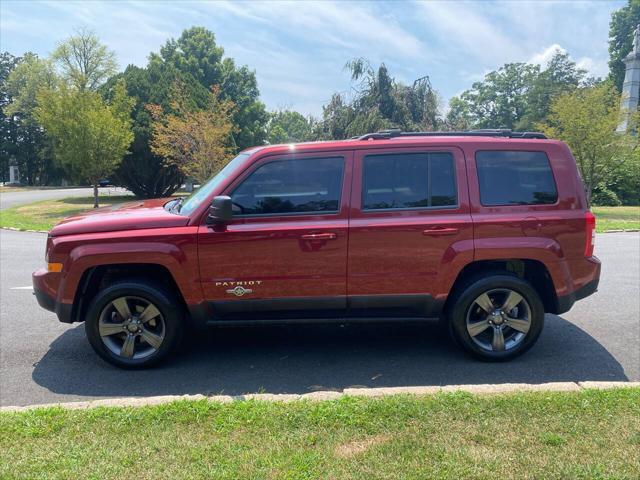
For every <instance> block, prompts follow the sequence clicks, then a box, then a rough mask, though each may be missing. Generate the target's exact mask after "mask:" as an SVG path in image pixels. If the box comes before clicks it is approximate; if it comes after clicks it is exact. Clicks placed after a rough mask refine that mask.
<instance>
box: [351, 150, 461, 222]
mask: <svg viewBox="0 0 640 480" xmlns="http://www.w3.org/2000/svg"><path fill="white" fill-rule="evenodd" d="M362 197H363V198H362V208H363V210H385V209H411V208H429V207H450V206H455V205H456V204H457V197H456V182H455V168H454V166H453V156H452V155H451V154H450V153H446V152H444V153H399V154H384V155H367V156H366V157H364V160H363V190H362Z"/></svg>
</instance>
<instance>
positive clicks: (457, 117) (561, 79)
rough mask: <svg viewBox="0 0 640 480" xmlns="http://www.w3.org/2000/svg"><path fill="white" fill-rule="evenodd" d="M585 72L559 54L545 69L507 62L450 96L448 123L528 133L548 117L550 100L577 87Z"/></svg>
mask: <svg viewBox="0 0 640 480" xmlns="http://www.w3.org/2000/svg"><path fill="white" fill-rule="evenodd" d="M585 73H586V72H585V71H584V70H581V69H579V68H577V67H576V64H575V63H574V62H573V61H571V60H570V58H569V55H568V54H566V53H562V52H560V51H557V52H556V53H555V54H554V56H553V57H552V58H551V60H550V61H549V63H548V64H547V65H546V68H545V69H544V70H542V69H541V68H540V66H538V65H533V64H527V63H508V64H506V65H504V66H503V67H501V68H500V69H498V70H497V71H493V72H490V73H488V74H487V75H486V76H485V78H484V80H483V81H481V82H475V83H474V84H473V85H472V87H471V89H470V90H466V91H465V92H463V93H462V94H461V95H460V96H459V97H453V98H452V99H451V100H450V102H449V106H450V110H449V114H448V116H447V124H448V126H450V127H451V128H453V129H458V128H461V129H466V128H510V129H514V130H531V129H533V127H534V125H535V124H536V123H537V122H540V121H543V120H544V118H545V117H546V116H547V114H548V112H549V108H550V106H551V103H552V101H553V99H554V98H555V97H556V96H558V95H560V94H562V93H564V92H567V91H570V90H572V89H574V88H576V87H577V86H578V85H580V83H581V82H582V81H583V80H584V77H585Z"/></svg>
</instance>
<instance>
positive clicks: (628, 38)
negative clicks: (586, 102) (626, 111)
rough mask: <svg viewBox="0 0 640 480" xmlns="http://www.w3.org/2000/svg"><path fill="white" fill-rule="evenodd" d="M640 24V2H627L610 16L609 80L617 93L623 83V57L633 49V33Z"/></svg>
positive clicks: (629, 0)
mask: <svg viewBox="0 0 640 480" xmlns="http://www.w3.org/2000/svg"><path fill="white" fill-rule="evenodd" d="M638 24H640V0H628V3H627V5H625V6H624V7H622V8H621V9H620V10H616V11H615V12H613V14H612V15H611V22H610V23H609V78H610V79H611V81H612V82H613V84H614V85H615V86H616V88H617V89H618V91H622V83H623V82H624V72H625V65H624V61H623V59H624V57H626V56H627V55H628V54H629V52H630V51H631V48H632V47H633V31H634V30H635V29H636V27H637V26H638Z"/></svg>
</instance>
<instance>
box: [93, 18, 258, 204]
mask: <svg viewBox="0 0 640 480" xmlns="http://www.w3.org/2000/svg"><path fill="white" fill-rule="evenodd" d="M121 79H123V80H124V81H125V83H126V85H127V91H128V94H129V95H130V96H131V97H133V98H135V99H136V104H135V106H134V108H133V111H132V114H131V115H132V120H133V130H134V133H135V139H134V142H133V144H132V147H131V153H130V154H129V155H127V156H126V157H125V159H124V160H123V162H122V164H121V166H120V167H119V168H118V170H117V173H116V177H117V179H118V181H119V182H121V183H122V184H124V185H126V186H127V188H129V189H130V190H131V191H132V192H134V193H135V194H136V195H139V196H142V197H161V196H168V195H171V193H173V192H174V191H175V190H177V189H178V188H179V187H180V185H181V184H182V181H183V180H184V178H183V175H182V174H181V173H180V170H179V169H177V168H176V166H175V165H168V164H167V163H166V162H165V161H164V159H162V158H161V157H159V156H158V155H155V154H154V153H153V151H152V150H151V146H150V143H151V136H152V119H151V115H150V112H149V111H148V110H147V108H146V105H147V104H155V105H159V106H161V107H162V109H163V111H164V112H165V113H175V112H172V106H171V104H172V92H173V85H174V84H175V83H176V82H179V83H180V84H181V85H182V86H183V88H184V89H185V91H186V92H185V93H186V96H187V97H188V98H189V102H191V106H192V107H193V108H194V109H196V108H199V109H205V108H207V105H208V102H209V93H210V88H211V86H212V85H218V86H219V88H220V94H219V95H220V100H230V101H231V102H233V103H234V105H235V109H234V114H233V119H232V120H233V124H234V132H233V135H232V137H233V140H232V145H233V147H234V150H239V149H243V148H247V147H250V146H253V145H261V144H263V143H264V141H265V138H266V132H265V125H266V123H267V120H268V114H267V112H266V110H265V107H264V105H263V104H262V102H260V101H259V99H258V98H259V91H258V86H257V81H256V78H255V73H254V72H252V71H250V70H249V69H248V68H247V67H240V68H238V67H236V65H235V63H234V62H233V60H232V59H230V58H224V50H223V49H222V47H220V46H218V45H217V44H216V42H215V36H214V35H213V33H212V32H210V31H208V30H207V29H205V28H202V27H193V28H190V29H188V30H185V31H184V32H183V33H182V35H181V36H180V38H178V39H177V40H174V39H171V40H169V41H167V42H166V43H165V45H164V46H163V47H162V48H161V49H160V52H159V53H152V54H151V55H150V57H149V63H148V65H147V66H146V67H145V68H139V67H135V66H131V65H130V66H128V67H127V68H126V70H125V71H124V72H123V73H121V74H118V75H115V76H114V77H112V78H111V79H109V81H108V82H107V84H106V86H105V87H103V90H108V88H110V87H111V86H112V85H113V84H114V83H116V82H118V81H119V80H121Z"/></svg>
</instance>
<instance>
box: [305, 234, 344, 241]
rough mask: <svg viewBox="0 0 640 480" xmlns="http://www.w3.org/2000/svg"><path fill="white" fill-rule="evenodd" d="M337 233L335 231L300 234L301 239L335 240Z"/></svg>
mask: <svg viewBox="0 0 640 480" xmlns="http://www.w3.org/2000/svg"><path fill="white" fill-rule="evenodd" d="M336 237H337V235H336V234H335V233H330V232H327V233H306V234H304V235H301V236H300V238H301V239H302V240H335V239H336Z"/></svg>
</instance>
